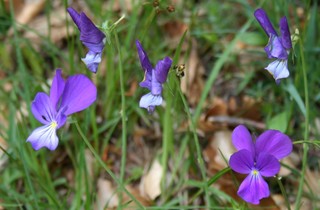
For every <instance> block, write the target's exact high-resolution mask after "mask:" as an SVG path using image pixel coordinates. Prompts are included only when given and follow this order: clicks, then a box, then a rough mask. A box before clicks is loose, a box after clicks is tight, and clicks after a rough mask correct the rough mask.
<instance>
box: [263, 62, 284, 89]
mask: <svg viewBox="0 0 320 210" xmlns="http://www.w3.org/2000/svg"><path fill="white" fill-rule="evenodd" d="M287 65H288V61H287V60H279V59H277V60H275V61H273V62H271V63H270V64H269V65H268V66H267V67H266V68H265V69H266V70H268V71H269V72H270V74H271V75H272V76H273V78H274V79H275V80H276V83H277V84H279V82H280V80H281V79H284V78H287V77H289V75H290V72H289V70H288V67H287Z"/></svg>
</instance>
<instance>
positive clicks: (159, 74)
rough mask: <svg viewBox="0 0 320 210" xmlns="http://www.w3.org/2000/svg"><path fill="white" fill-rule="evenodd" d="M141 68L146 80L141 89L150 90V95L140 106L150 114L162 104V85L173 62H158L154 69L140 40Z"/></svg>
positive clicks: (145, 97) (164, 60)
mask: <svg viewBox="0 0 320 210" xmlns="http://www.w3.org/2000/svg"><path fill="white" fill-rule="evenodd" d="M136 46H137V49H138V54H139V59H140V63H141V67H142V69H143V71H144V79H143V81H142V82H140V84H139V85H140V87H144V88H148V89H149V90H150V93H148V94H146V95H144V96H142V98H141V99H140V103H139V106H140V107H142V108H146V109H147V110H148V111H149V112H150V113H152V112H153V111H154V109H155V106H159V105H161V104H162V100H163V99H162V96H161V93H162V84H163V83H165V82H166V80H167V76H168V72H169V69H170V67H171V64H172V60H171V58H169V57H165V58H164V59H162V60H160V61H158V63H157V64H156V66H155V68H153V67H152V65H151V63H150V61H149V58H148V55H147V53H146V52H145V51H144V49H143V48H142V45H141V43H140V42H139V40H137V41H136Z"/></svg>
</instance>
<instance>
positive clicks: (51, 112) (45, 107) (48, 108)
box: [31, 92, 57, 124]
mask: <svg viewBox="0 0 320 210" xmlns="http://www.w3.org/2000/svg"><path fill="white" fill-rule="evenodd" d="M31 112H32V114H33V116H34V117H35V118H36V119H37V120H38V121H39V122H41V123H42V124H48V123H50V122H52V121H53V120H55V116H56V114H57V111H56V109H55V108H54V107H53V104H52V102H51V100H50V98H49V96H48V95H47V94H45V93H43V92H40V93H37V95H36V97H35V98H34V100H33V102H32V104H31Z"/></svg>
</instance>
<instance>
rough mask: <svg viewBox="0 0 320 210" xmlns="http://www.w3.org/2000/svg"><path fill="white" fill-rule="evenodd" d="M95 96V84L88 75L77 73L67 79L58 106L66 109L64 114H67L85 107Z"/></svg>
mask: <svg viewBox="0 0 320 210" xmlns="http://www.w3.org/2000/svg"><path fill="white" fill-rule="evenodd" d="M96 98H97V89H96V86H95V85H94V84H93V83H92V82H91V81H90V79H89V78H88V77H86V76H85V75H82V74H78V75H75V76H71V77H69V78H68V79H67V81H66V85H65V88H64V91H63V94H62V99H61V106H60V107H61V109H66V110H65V112H64V114H65V115H67V116H68V115H70V114H73V113H75V112H79V111H82V110H84V109H86V108H87V107H89V106H90V105H91V104H92V103H93V102H94V101H95V100H96Z"/></svg>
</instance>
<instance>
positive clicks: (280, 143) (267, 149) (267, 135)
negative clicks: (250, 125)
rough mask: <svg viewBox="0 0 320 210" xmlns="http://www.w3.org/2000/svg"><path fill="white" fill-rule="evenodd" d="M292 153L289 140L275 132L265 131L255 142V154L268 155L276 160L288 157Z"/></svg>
mask: <svg viewBox="0 0 320 210" xmlns="http://www.w3.org/2000/svg"><path fill="white" fill-rule="evenodd" d="M291 151H292V142H291V140H290V138H289V137H288V136H287V135H285V134H283V133H281V132H280V131H277V130H267V131H265V132H263V133H262V134H261V135H260V136H259V137H258V138H257V141H256V152H257V154H259V153H262V152H264V153H268V154H270V155H273V156H275V158H277V159H278V160H280V159H281V158H284V157H286V156H288V155H289V154H290V153H291Z"/></svg>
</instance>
